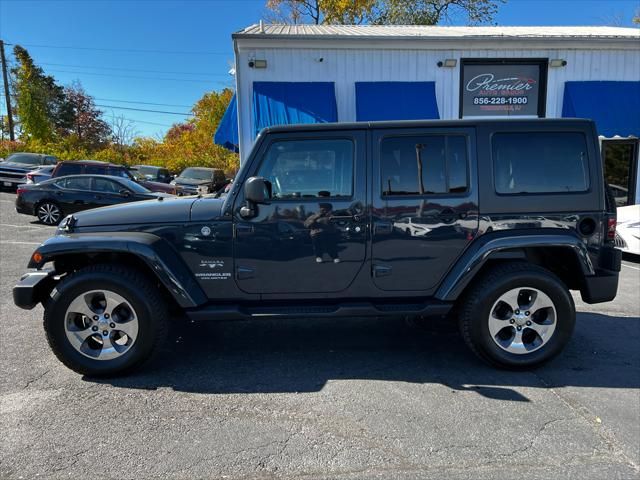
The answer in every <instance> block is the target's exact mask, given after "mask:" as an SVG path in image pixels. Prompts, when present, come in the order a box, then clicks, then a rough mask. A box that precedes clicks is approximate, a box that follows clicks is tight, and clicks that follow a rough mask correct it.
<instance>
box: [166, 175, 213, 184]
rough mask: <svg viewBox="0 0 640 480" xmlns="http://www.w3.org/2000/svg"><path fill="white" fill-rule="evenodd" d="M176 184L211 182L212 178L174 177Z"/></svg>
mask: <svg viewBox="0 0 640 480" xmlns="http://www.w3.org/2000/svg"><path fill="white" fill-rule="evenodd" d="M175 182H176V185H206V184H208V183H211V182H212V180H211V179H209V180H199V179H197V178H184V177H176V178H175Z"/></svg>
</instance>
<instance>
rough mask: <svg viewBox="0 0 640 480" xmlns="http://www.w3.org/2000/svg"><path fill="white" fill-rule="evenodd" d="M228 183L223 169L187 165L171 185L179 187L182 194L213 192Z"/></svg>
mask: <svg viewBox="0 0 640 480" xmlns="http://www.w3.org/2000/svg"><path fill="white" fill-rule="evenodd" d="M227 183H229V182H228V181H227V177H226V176H225V174H224V171H222V170H220V169H217V168H204V167H189V168H185V169H184V170H183V171H182V173H181V174H180V175H178V176H177V177H176V178H175V179H174V180H173V181H172V182H171V185H175V186H177V187H181V189H182V194H183V195H195V194H197V193H215V192H218V191H219V190H221V189H222V188H224V186H225V185H227Z"/></svg>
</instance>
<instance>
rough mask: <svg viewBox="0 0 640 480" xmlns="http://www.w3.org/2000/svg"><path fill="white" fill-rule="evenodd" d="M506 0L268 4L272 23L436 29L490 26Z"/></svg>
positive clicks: (286, 0)
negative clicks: (460, 21)
mask: <svg viewBox="0 0 640 480" xmlns="http://www.w3.org/2000/svg"><path fill="white" fill-rule="evenodd" d="M505 1H506V0H268V1H267V4H266V6H267V8H268V9H269V10H270V11H271V12H272V16H273V20H275V21H279V22H285V23H314V24H333V25H348V24H360V23H369V24H374V25H436V24H438V23H440V22H442V21H446V20H452V19H454V18H456V17H459V16H461V15H464V16H466V18H467V23H469V24H480V23H487V22H491V21H492V20H493V18H494V16H495V14H496V13H497V11H498V5H499V4H500V3H504V2H505Z"/></svg>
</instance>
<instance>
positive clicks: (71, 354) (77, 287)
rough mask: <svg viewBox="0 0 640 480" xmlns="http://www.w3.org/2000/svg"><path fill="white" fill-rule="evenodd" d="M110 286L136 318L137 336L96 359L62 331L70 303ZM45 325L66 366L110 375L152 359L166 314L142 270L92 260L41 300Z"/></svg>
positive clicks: (159, 343) (161, 339) (159, 344)
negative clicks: (112, 355)
mask: <svg viewBox="0 0 640 480" xmlns="http://www.w3.org/2000/svg"><path fill="white" fill-rule="evenodd" d="M100 289H105V290H110V291H112V292H115V293H117V294H118V295H120V296H122V297H123V298H125V299H126V300H127V302H129V303H130V304H131V306H132V307H133V309H134V310H135V312H136V315H137V319H138V333H137V338H136V339H135V341H134V342H133V344H132V345H131V347H130V348H129V349H128V350H127V351H126V352H125V353H124V354H122V355H121V356H119V357H117V358H114V359H111V360H97V359H94V358H90V357H88V356H86V355H84V354H82V353H80V352H79V351H78V350H77V349H76V348H75V347H74V346H73V345H72V344H71V343H70V341H69V340H68V338H67V335H66V333H65V321H66V319H65V315H66V312H67V309H68V307H69V305H70V304H71V302H72V301H73V300H74V299H76V298H77V297H79V296H81V295H82V294H83V293H85V292H88V291H91V290H100ZM43 323H44V329H45V332H46V335H47V340H48V342H49V345H50V346H51V349H52V350H53V352H54V353H55V355H56V357H58V359H59V360H60V361H61V362H62V363H64V364H65V365H66V366H67V367H69V368H70V369H72V370H74V371H76V372H78V373H80V374H83V375H89V376H114V375H119V374H123V373H125V372H128V371H131V370H133V369H135V368H137V367H139V366H140V365H141V364H143V363H144V362H146V361H148V360H150V359H151V358H152V357H153V356H154V355H155V354H156V353H157V352H158V351H159V350H160V349H161V347H162V345H163V344H164V342H165V340H166V337H167V330H168V326H169V317H168V310H167V306H166V303H165V302H164V300H163V299H162V296H161V294H160V291H159V290H158V288H157V286H156V285H154V283H153V282H151V281H150V280H149V279H148V278H147V276H146V275H144V274H143V273H142V272H140V271H138V270H136V269H133V268H129V267H125V266H122V265H117V264H116V265H92V266H89V267H86V268H83V269H81V270H79V271H77V272H76V273H74V274H72V275H70V276H69V277H68V278H65V279H64V280H63V281H62V282H60V284H58V285H57V287H56V290H55V293H54V295H53V296H52V298H50V299H48V300H47V302H46V304H45V312H44V320H43Z"/></svg>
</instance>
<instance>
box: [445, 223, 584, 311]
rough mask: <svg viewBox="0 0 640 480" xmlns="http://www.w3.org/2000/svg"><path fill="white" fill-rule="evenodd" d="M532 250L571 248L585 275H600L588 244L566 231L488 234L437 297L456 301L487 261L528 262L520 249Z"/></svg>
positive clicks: (452, 272)
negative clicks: (531, 248)
mask: <svg viewBox="0 0 640 480" xmlns="http://www.w3.org/2000/svg"><path fill="white" fill-rule="evenodd" d="M530 247H568V248H570V249H571V250H572V251H573V252H574V254H575V256H576V258H577V259H578V263H579V264H580V267H581V268H582V273H583V274H584V275H585V276H592V275H595V273H596V272H595V268H594V267H593V264H592V262H591V259H590V258H589V254H588V251H587V246H586V245H585V243H584V241H583V240H581V239H580V238H579V237H578V236H576V235H575V234H573V233H570V232H568V231H566V230H558V231H557V233H555V234H546V235H535V234H533V235H532V234H530V233H527V232H492V233H485V234H484V235H482V236H481V237H480V238H479V239H478V240H476V241H475V242H474V243H473V244H471V246H470V247H469V248H467V250H466V251H465V252H464V253H463V254H462V256H461V257H460V258H459V259H458V261H457V262H456V264H455V265H454V267H453V268H452V269H451V270H450V271H449V273H448V274H447V275H446V277H445V279H444V281H443V282H442V284H441V285H440V287H439V288H438V291H437V292H436V294H435V297H436V298H437V299H439V300H443V301H455V300H456V299H457V298H458V297H459V296H460V294H461V293H462V291H463V290H464V288H465V287H466V286H467V285H468V284H469V282H470V281H471V280H472V279H473V277H474V276H475V275H476V274H477V273H478V271H480V268H482V266H483V265H484V264H485V263H486V261H487V260H489V259H490V258H491V259H494V258H501V259H525V258H526V257H525V255H524V252H523V251H522V250H520V251H518V250H519V249H523V248H530Z"/></svg>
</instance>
